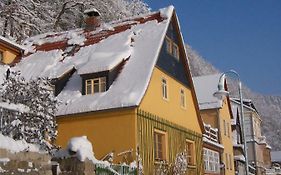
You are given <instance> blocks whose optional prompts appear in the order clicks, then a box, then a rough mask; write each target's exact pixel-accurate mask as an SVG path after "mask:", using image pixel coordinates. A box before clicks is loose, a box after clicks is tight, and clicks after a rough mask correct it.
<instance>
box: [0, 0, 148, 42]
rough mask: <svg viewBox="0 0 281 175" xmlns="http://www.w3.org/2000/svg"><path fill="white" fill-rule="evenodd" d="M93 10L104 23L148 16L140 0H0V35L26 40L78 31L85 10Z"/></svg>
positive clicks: (82, 22) (144, 5)
mask: <svg viewBox="0 0 281 175" xmlns="http://www.w3.org/2000/svg"><path fill="white" fill-rule="evenodd" d="M89 8H96V9H97V10H99V12H100V13H101V18H102V20H103V21H105V22H108V21H112V20H118V19H122V18H126V17H129V16H134V15H138V14H142V13H147V12H149V8H148V5H147V4H146V3H144V2H143V1H142V0H49V1H44V0H1V1H0V31H1V33H0V35H3V36H6V37H8V38H14V39H16V40H17V41H22V40H23V39H25V38H26V37H28V36H31V35H35V34H39V33H45V32H53V31H61V30H69V29H72V28H77V27H82V25H83V24H84V17H83V12H84V10H85V9H89Z"/></svg>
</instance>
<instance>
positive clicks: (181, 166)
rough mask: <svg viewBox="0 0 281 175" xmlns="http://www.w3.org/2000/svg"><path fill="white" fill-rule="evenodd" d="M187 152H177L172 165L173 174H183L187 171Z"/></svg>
mask: <svg viewBox="0 0 281 175" xmlns="http://www.w3.org/2000/svg"><path fill="white" fill-rule="evenodd" d="M187 165H188V164H187V154H186V152H185V151H184V152H181V153H178V154H177V156H176V159H175V163H174V165H173V175H184V174H185V173H186V171H187Z"/></svg>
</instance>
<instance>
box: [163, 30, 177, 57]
mask: <svg viewBox="0 0 281 175" xmlns="http://www.w3.org/2000/svg"><path fill="white" fill-rule="evenodd" d="M165 43H166V51H167V52H168V53H169V54H171V55H172V56H173V57H175V58H176V59H179V47H178V45H177V44H176V43H175V42H173V40H172V39H170V38H169V37H168V36H166V42H165Z"/></svg>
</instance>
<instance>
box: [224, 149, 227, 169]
mask: <svg viewBox="0 0 281 175" xmlns="http://www.w3.org/2000/svg"><path fill="white" fill-rule="evenodd" d="M224 160H225V165H226V169H228V156H227V153H225V159H224Z"/></svg>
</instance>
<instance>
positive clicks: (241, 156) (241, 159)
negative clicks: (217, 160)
mask: <svg viewBox="0 0 281 175" xmlns="http://www.w3.org/2000/svg"><path fill="white" fill-rule="evenodd" d="M234 160H240V161H243V162H245V156H244V155H235V156H234Z"/></svg>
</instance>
